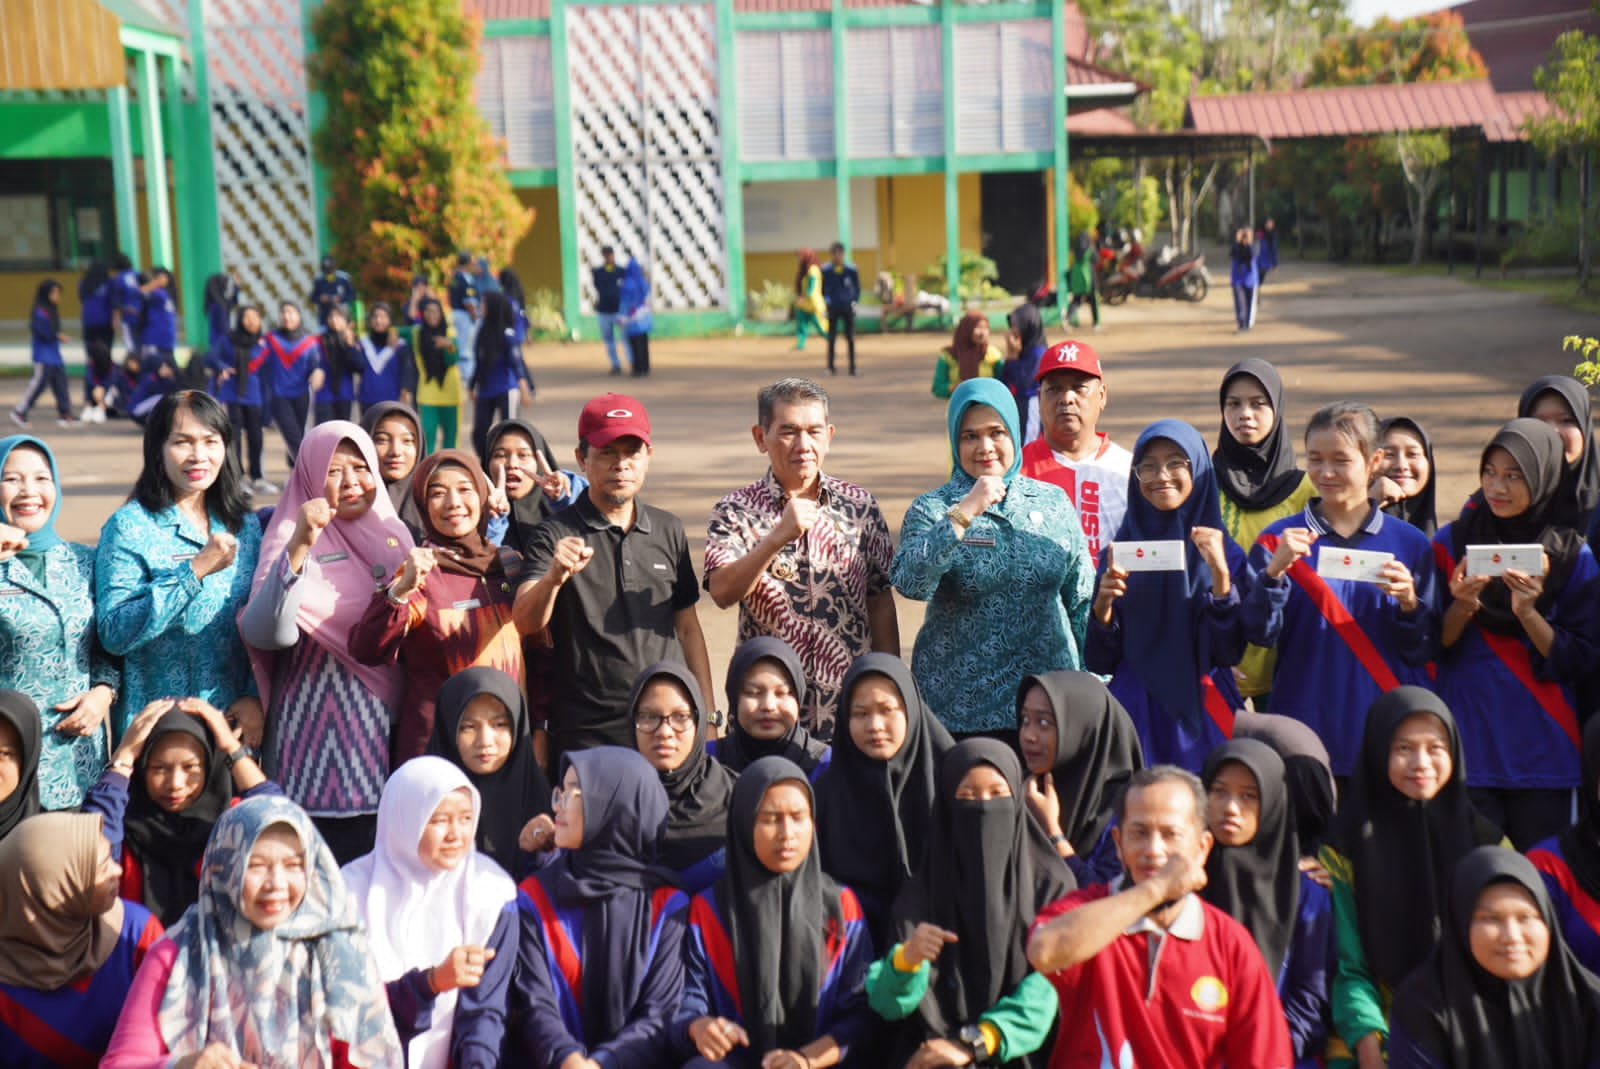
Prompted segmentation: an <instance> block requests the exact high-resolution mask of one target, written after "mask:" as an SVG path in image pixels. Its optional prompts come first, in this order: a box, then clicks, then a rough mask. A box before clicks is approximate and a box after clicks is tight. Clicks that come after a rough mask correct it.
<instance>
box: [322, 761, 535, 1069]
mask: <svg viewBox="0 0 1600 1069" xmlns="http://www.w3.org/2000/svg"><path fill="white" fill-rule="evenodd" d="M481 807H482V800H481V799H480V797H479V795H478V791H477V788H475V787H473V786H472V784H471V783H470V782H468V780H467V777H466V774H465V773H464V772H462V771H461V770H460V769H459V768H457V767H456V766H455V765H453V764H451V763H450V762H449V761H446V760H445V759H444V758H442V757H416V758H413V759H412V760H410V761H407V762H406V763H405V764H403V765H401V766H400V768H399V769H398V770H397V771H396V772H395V773H394V775H392V776H390V777H389V782H388V783H387V784H386V785H385V786H384V788H383V797H382V799H381V800H380V801H379V803H378V838H377V846H376V849H374V850H373V852H372V853H370V854H367V855H366V856H365V857H360V858H357V859H356V860H355V861H352V862H351V863H350V864H349V865H346V866H345V869H344V877H345V881H346V883H347V884H348V885H349V888H350V894H351V895H352V896H353V897H354V898H355V900H356V903H357V906H358V908H359V910H360V912H361V915H362V919H363V920H364V921H365V922H366V925H367V931H368V933H369V935H370V938H371V942H372V956H373V958H374V959H375V960H376V961H377V963H378V973H379V975H380V976H381V977H382V978H383V982H384V985H385V987H386V988H387V989H388V993H389V1010H390V1012H391V1013H392V1014H393V1016H394V1024H395V1028H396V1030H397V1031H398V1032H399V1033H400V1039H401V1042H402V1043H403V1044H404V1045H405V1049H406V1065H407V1066H408V1067H409V1069H445V1067H446V1066H454V1069H493V1067H494V1066H496V1065H498V1064H499V1062H500V1044H501V1040H502V1038H503V1037H504V1035H505V1025H506V993H507V991H508V989H509V987H510V981H511V973H512V968H513V966H514V965H515V964H516V960H517V937H518V933H519V932H520V930H521V929H520V928H519V926H518V923H517V886H516V884H514V883H512V882H511V877H509V876H507V875H506V873H505V870H504V869H502V868H501V867H500V866H499V865H497V864H495V863H494V862H493V861H491V860H490V859H489V858H488V857H487V856H485V855H483V854H480V853H478V851H477V848H476V847H475V846H474V835H475V833H476V831H477V824H478V816H479V810H480V809H481Z"/></svg>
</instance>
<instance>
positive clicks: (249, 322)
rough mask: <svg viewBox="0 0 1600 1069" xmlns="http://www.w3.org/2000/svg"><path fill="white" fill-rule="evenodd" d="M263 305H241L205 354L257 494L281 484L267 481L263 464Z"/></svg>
mask: <svg viewBox="0 0 1600 1069" xmlns="http://www.w3.org/2000/svg"><path fill="white" fill-rule="evenodd" d="M261 333H262V323H261V309H259V308H257V307H256V306H255V305H253V304H247V305H245V306H244V307H243V308H240V309H239V311H238V313H237V314H235V316H234V325H233V329H232V330H230V331H228V333H227V335H226V336H224V337H222V338H221V339H219V340H218V341H217V343H216V344H215V345H213V346H212V347H211V351H210V352H209V353H207V354H206V367H207V368H209V369H210V371H211V396H213V397H215V398H216V399H217V401H218V403H219V404H222V405H224V406H226V407H227V409H228V421H229V422H230V423H232V424H233V435H234V440H233V442H231V443H230V444H229V446H228V449H229V451H230V452H232V453H235V454H237V455H238V456H239V458H240V459H239V466H240V467H241V468H243V469H244V470H245V473H246V474H247V475H248V476H249V477H250V479H251V485H252V488H253V489H254V491H255V492H256V493H258V494H275V493H277V492H278V488H277V487H276V486H274V485H272V484H271V483H269V482H267V478H266V471H265V469H264V468H263V467H262V464H261V448H262V429H261V428H262V423H263V413H264V412H265V409H266V402H267V397H266V392H265V390H264V389H263V387H262V380H263V377H264V374H265V370H266V365H267V359H268V352H267V344H266V342H265V341H264V340H263V339H262V337H261Z"/></svg>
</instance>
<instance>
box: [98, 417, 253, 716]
mask: <svg viewBox="0 0 1600 1069" xmlns="http://www.w3.org/2000/svg"><path fill="white" fill-rule="evenodd" d="M232 440H233V431H232V427H231V426H230V425H229V423H228V413H227V412H226V411H225V410H224V409H223V408H222V406H221V405H219V404H218V403H217V402H216V401H214V400H212V399H211V398H210V397H208V396H206V395H205V394H203V393H200V392H198V391H196V390H183V391H180V392H178V393H173V394H168V395H167V396H166V397H164V398H162V399H161V402H160V403H159V404H157V405H156V407H155V409H154V410H153V411H152V412H151V413H150V417H149V421H148V422H147V423H146V424H145V428H144V468H143V470H142V471H141V472H140V473H139V481H138V482H137V483H135V484H134V488H133V496H132V500H130V501H129V502H128V503H127V504H126V505H124V506H122V507H121V508H120V509H118V510H117V511H116V512H114V513H112V514H111V518H110V519H109V520H107V521H106V525H105V527H104V528H102V529H101V531H100V546H99V550H98V552H97V555H96V557H95V576H94V581H95V619H96V622H97V623H98V625H99V628H100V641H101V643H102V644H103V645H104V646H105V648H106V649H107V650H109V651H110V652H111V653H113V654H116V655H118V656H120V657H122V659H123V661H122V693H121V696H120V697H119V699H118V701H117V711H116V724H115V727H116V730H117V735H118V737H120V736H121V734H122V732H123V731H125V730H126V729H127V726H128V722H129V721H130V720H132V719H133V714H134V713H136V712H138V711H139V710H140V709H143V708H144V707H145V706H146V705H147V704H149V703H150V702H151V701H153V700H155V699H156V698H170V697H180V698H203V699H205V700H206V701H208V702H210V703H211V704H212V705H215V706H216V707H217V708H218V709H224V710H227V712H228V714H229V716H230V717H233V718H237V719H238V722H239V733H240V735H242V736H243V737H244V740H245V741H246V742H247V743H249V744H250V745H252V746H260V745H261V727H262V714H261V703H260V702H259V701H258V700H257V699H256V698H255V697H254V695H255V693H256V691H255V681H254V680H253V679H252V678H251V675H250V658H249V657H248V656H247V655H246V653H245V648H244V642H243V640H241V639H240V637H239V628H238V625H237V624H236V623H235V619H236V618H237V617H238V615H239V610H240V609H241V608H243V607H244V603H245V601H246V600H248V599H249V597H250V580H251V577H252V576H253V575H254V574H255V570H256V558H257V556H258V555H259V554H260V550H261V524H260V522H259V521H258V520H257V519H256V516H255V513H253V512H250V511H249V497H248V496H247V493H246V490H245V481H244V474H243V473H242V472H241V471H240V470H239V460H238V458H237V457H236V456H235V455H234V453H233V452H232V451H231V450H230V449H228V443H229V442H231V441H232Z"/></svg>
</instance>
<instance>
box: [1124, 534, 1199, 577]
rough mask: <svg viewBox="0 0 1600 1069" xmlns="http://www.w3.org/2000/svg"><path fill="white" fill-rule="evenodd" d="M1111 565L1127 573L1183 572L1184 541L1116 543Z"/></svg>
mask: <svg viewBox="0 0 1600 1069" xmlns="http://www.w3.org/2000/svg"><path fill="white" fill-rule="evenodd" d="M1111 563H1112V564H1115V565H1116V566H1117V567H1118V568H1121V569H1122V570H1123V571H1125V572H1181V571H1183V570H1184V556H1183V540H1182V539H1179V538H1174V539H1172V540H1170V541H1158V542H1114V543H1112V549H1111Z"/></svg>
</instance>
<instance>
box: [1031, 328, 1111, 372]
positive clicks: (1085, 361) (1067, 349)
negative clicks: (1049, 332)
mask: <svg viewBox="0 0 1600 1069" xmlns="http://www.w3.org/2000/svg"><path fill="white" fill-rule="evenodd" d="M1052 371H1081V372H1082V373H1083V374H1085V375H1093V376H1094V377H1095V378H1097V379H1103V378H1105V374H1104V372H1102V371H1101V370H1100V354H1099V353H1097V352H1095V351H1094V347H1093V346H1092V345H1090V344H1089V343H1088V342H1081V341H1073V340H1072V339H1071V338H1068V339H1067V340H1066V341H1061V342H1056V343H1055V344H1054V345H1052V346H1050V348H1048V349H1046V350H1045V351H1044V355H1043V356H1041V357H1040V358H1039V370H1038V372H1037V373H1036V374H1035V375H1034V376H1033V381H1034V382H1042V381H1044V377H1045V376H1046V375H1048V374H1050V372H1052Z"/></svg>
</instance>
